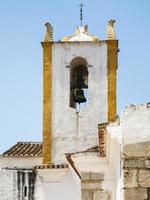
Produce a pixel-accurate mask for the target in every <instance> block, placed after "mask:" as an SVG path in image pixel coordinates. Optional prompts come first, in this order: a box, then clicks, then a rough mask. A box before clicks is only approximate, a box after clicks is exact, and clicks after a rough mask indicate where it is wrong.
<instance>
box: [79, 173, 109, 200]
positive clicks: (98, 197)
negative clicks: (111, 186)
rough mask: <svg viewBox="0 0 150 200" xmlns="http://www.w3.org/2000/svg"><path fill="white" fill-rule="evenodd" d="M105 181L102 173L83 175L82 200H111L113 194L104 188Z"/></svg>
mask: <svg viewBox="0 0 150 200" xmlns="http://www.w3.org/2000/svg"><path fill="white" fill-rule="evenodd" d="M103 180H104V175H103V174H101V173H93V172H83V173H81V200H111V194H110V193H109V192H108V191H106V190H103V188H102V182H103Z"/></svg>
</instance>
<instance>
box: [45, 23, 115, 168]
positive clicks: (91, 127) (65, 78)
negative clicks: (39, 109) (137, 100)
mask: <svg viewBox="0 0 150 200" xmlns="http://www.w3.org/2000/svg"><path fill="white" fill-rule="evenodd" d="M114 22H115V21H114V20H110V21H109V22H108V25H107V39H106V40H100V39H99V37H97V36H94V35H92V34H90V33H89V32H88V27H87V26H78V27H77V28H76V31H75V33H74V34H73V35H69V36H65V37H64V38H63V39H62V40H61V41H53V28H52V26H51V25H50V24H49V23H46V27H47V30H46V34H45V39H44V41H43V42H42V47H43V164H49V163H62V162H64V157H65V153H71V152H77V151H81V150H85V149H87V148H90V147H92V146H94V145H97V143H98V131H97V128H98V124H99V123H103V122H109V121H114V120H115V118H116V71H117V56H118V55H117V54H118V41H117V40H116V36H115V32H114V28H113V25H114Z"/></svg>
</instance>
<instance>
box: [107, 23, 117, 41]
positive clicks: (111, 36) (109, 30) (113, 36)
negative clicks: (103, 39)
mask: <svg viewBox="0 0 150 200" xmlns="http://www.w3.org/2000/svg"><path fill="white" fill-rule="evenodd" d="M115 22H116V21H115V20H114V19H111V20H109V22H108V24H107V40H116V34H115V29H114V23H115Z"/></svg>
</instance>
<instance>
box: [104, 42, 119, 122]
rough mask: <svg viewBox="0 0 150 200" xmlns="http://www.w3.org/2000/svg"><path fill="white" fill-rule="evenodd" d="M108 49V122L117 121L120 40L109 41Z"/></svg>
mask: <svg viewBox="0 0 150 200" xmlns="http://www.w3.org/2000/svg"><path fill="white" fill-rule="evenodd" d="M107 48H108V52H107V54H108V121H114V120H115V119H116V110H117V109H116V82H117V78H116V71H117V67H118V40H107Z"/></svg>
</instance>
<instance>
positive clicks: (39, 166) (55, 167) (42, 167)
mask: <svg viewBox="0 0 150 200" xmlns="http://www.w3.org/2000/svg"><path fill="white" fill-rule="evenodd" d="M63 168H68V165H67V164H60V165H55V164H47V165H38V166H35V167H34V169H63Z"/></svg>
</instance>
